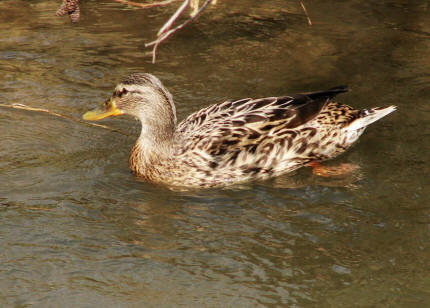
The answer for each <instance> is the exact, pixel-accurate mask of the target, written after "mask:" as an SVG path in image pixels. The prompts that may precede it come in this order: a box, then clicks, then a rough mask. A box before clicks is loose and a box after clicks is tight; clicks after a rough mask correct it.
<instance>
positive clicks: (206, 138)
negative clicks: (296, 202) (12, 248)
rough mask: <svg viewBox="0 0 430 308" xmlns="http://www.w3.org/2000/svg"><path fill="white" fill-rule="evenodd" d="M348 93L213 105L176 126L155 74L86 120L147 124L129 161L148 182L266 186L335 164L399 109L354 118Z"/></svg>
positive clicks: (124, 84) (126, 85) (139, 77)
mask: <svg viewBox="0 0 430 308" xmlns="http://www.w3.org/2000/svg"><path fill="white" fill-rule="evenodd" d="M348 91H349V88H348V87H347V86H338V87H334V88H330V89H328V90H325V91H315V92H308V93H301V94H293V95H286V96H279V97H265V98H258V99H252V98H244V99H239V100H227V101H223V102H220V103H217V104H213V105H210V106H208V107H206V108H203V109H201V110H199V111H197V112H194V113H192V114H191V115H189V116H188V117H186V118H185V119H184V120H183V121H182V122H180V123H178V120H177V116H176V107H175V103H174V100H173V96H172V95H171V94H170V92H169V91H168V89H167V88H166V87H165V86H164V85H163V84H162V83H161V81H160V80H159V79H158V78H157V77H155V76H154V75H152V74H149V73H133V74H130V75H129V76H127V77H126V78H124V79H123V80H122V81H121V82H119V83H118V84H117V85H116V87H115V90H114V92H113V94H112V95H111V96H110V97H109V99H107V100H106V101H105V102H104V103H103V104H102V106H101V107H98V108H96V109H94V110H91V111H88V112H86V113H85V114H84V115H83V119H84V120H91V121H96V120H101V119H103V118H106V117H110V116H119V115H130V116H132V117H134V118H136V119H137V120H139V121H140V123H141V132H140V136H139V137H138V138H137V141H136V143H135V145H134V146H133V147H132V149H131V152H130V156H129V166H130V169H131V171H132V172H133V173H134V174H135V175H136V176H137V177H139V178H143V179H144V180H146V181H148V182H153V183H158V184H163V185H167V186H180V187H197V188H208V187H215V186H226V185H231V184H235V183H240V182H246V181H252V180H265V179H268V178H271V177H277V176H280V175H283V174H287V173H290V172H292V171H294V170H296V169H298V168H301V167H303V166H307V165H312V164H318V163H319V162H321V161H325V160H328V159H332V158H334V157H336V156H338V155H339V154H341V153H343V152H345V151H346V150H347V149H348V148H349V147H351V146H352V145H353V144H354V143H355V142H356V141H357V140H358V138H359V137H360V135H361V134H362V133H363V131H364V130H365V128H366V127H367V126H368V125H369V124H371V123H373V122H375V121H377V120H379V119H381V118H382V117H384V116H386V115H388V114H389V113H391V112H393V111H395V110H396V106H393V105H391V106H385V107H375V108H370V109H360V110H356V109H353V108H352V107H350V106H348V105H345V104H341V103H338V102H337V101H335V100H334V97H335V96H336V95H338V94H341V93H344V92H348Z"/></svg>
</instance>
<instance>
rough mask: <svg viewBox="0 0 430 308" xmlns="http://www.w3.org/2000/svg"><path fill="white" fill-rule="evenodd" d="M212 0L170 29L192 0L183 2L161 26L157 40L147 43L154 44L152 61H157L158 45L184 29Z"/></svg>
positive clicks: (147, 45) (148, 44) (146, 45)
mask: <svg viewBox="0 0 430 308" xmlns="http://www.w3.org/2000/svg"><path fill="white" fill-rule="evenodd" d="M211 1H213V0H206V1H205V2H204V3H203V4H202V6H201V7H200V8H199V9H198V11H197V12H196V13H193V14H191V17H190V18H189V19H187V20H186V21H185V22H183V23H182V24H180V25H179V26H177V27H176V28H173V29H171V30H169V29H170V27H171V26H172V24H173V23H174V22H175V21H176V20H177V19H178V17H179V16H180V15H181V14H182V13H183V11H184V10H185V8H186V7H187V6H188V5H189V2H190V0H185V1H184V2H183V3H182V5H181V6H180V7H179V8H178V9H177V10H176V12H175V13H174V14H173V15H172V17H170V18H169V20H168V21H167V22H166V23H165V24H164V25H163V26H162V27H161V28H160V30H159V31H158V38H157V39H156V40H155V41H152V42H150V43H147V44H145V47H149V46H154V48H153V49H152V63H155V58H156V52H157V47H158V45H159V44H160V43H162V42H163V41H165V40H166V39H167V38H168V37H169V36H170V35H172V34H173V33H175V32H176V31H178V30H180V29H182V28H183V27H185V26H186V25H188V24H189V23H190V22H191V21H193V20H194V19H195V18H197V16H199V15H200V14H201V12H203V10H204V9H205V8H206V7H207V6H208V4H209V3H210V2H211ZM193 3H194V5H196V4H195V1H194V2H193Z"/></svg>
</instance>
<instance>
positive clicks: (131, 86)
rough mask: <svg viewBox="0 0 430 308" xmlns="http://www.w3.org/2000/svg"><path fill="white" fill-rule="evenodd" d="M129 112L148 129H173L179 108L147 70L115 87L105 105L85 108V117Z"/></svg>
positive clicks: (93, 119) (159, 82) (87, 118)
mask: <svg viewBox="0 0 430 308" xmlns="http://www.w3.org/2000/svg"><path fill="white" fill-rule="evenodd" d="M122 114H128V115H131V116H134V117H135V118H137V119H139V120H140V121H141V122H142V127H143V128H145V129H150V128H151V129H161V128H164V129H174V127H175V126H176V109H175V105H174V103H173V98H172V95H171V94H170V93H169V91H168V90H167V89H166V88H165V87H164V86H163V84H162V83H161V81H160V80H159V79H158V78H157V77H155V76H153V75H151V74H145V73H135V74H131V75H129V76H128V77H127V78H125V79H124V80H123V81H121V82H120V83H119V84H118V85H117V86H116V87H115V90H114V92H113V94H112V96H111V97H110V98H109V99H107V100H106V101H105V102H104V103H103V104H102V106H100V107H99V108H96V109H94V110H91V111H88V112H86V113H85V114H84V115H83V116H82V118H83V119H84V120H92V121H95V120H100V119H103V118H106V117H110V116H117V115H122Z"/></svg>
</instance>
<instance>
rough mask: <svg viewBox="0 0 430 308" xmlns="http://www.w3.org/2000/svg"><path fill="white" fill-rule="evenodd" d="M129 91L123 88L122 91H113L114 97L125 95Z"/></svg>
mask: <svg viewBox="0 0 430 308" xmlns="http://www.w3.org/2000/svg"><path fill="white" fill-rule="evenodd" d="M128 92H129V91H128V90H127V89H125V88H124V89H122V90H121V91H118V90H117V91H115V92H113V96H114V97H121V96H123V95H125V94H127V93H128Z"/></svg>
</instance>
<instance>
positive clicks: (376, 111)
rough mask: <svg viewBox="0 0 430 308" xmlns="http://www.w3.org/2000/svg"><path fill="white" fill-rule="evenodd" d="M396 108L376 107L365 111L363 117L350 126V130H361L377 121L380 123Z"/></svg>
mask: <svg viewBox="0 0 430 308" xmlns="http://www.w3.org/2000/svg"><path fill="white" fill-rule="evenodd" d="M396 108H397V107H396V106H388V107H376V108H372V109H364V110H362V111H361V112H362V113H363V115H362V116H361V117H360V118H358V119H356V120H355V121H353V122H352V123H351V124H350V125H349V126H348V130H350V131H354V130H359V129H361V128H364V127H366V126H367V125H370V124H372V123H373V122H375V121H378V120H379V119H380V118H383V117H385V116H386V115H387V114H390V113H391V112H393V111H395V110H396Z"/></svg>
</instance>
